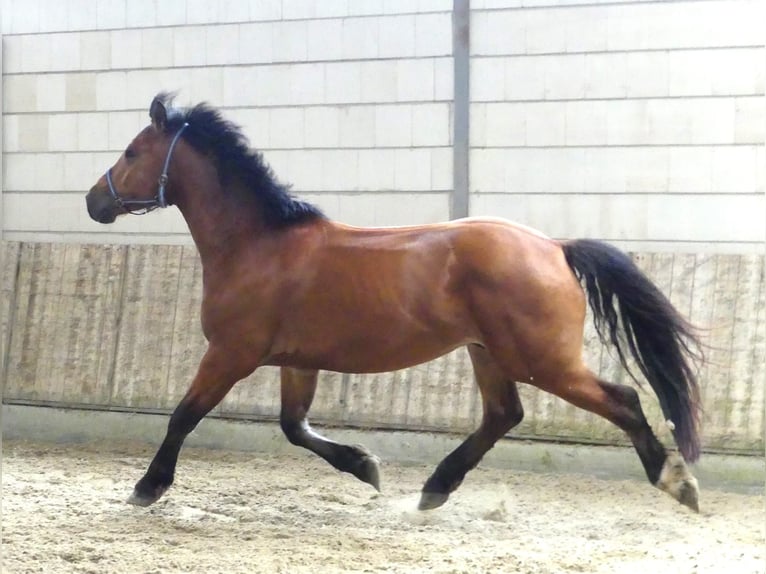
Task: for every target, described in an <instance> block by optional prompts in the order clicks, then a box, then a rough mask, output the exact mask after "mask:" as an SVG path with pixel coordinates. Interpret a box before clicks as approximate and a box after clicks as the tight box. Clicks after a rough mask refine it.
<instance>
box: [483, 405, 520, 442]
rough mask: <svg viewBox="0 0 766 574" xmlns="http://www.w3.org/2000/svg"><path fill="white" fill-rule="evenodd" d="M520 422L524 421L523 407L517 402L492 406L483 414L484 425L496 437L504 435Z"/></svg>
mask: <svg viewBox="0 0 766 574" xmlns="http://www.w3.org/2000/svg"><path fill="white" fill-rule="evenodd" d="M522 420H524V407H523V406H522V405H521V403H519V402H516V403H512V404H509V405H497V404H496V405H492V406H490V407H489V408H488V409H487V410H486V412H485V414H484V424H485V425H486V426H487V427H489V428H491V429H492V430H493V434H496V435H498V436H500V435H503V434H505V433H506V432H508V431H509V430H510V429H512V428H513V427H515V426H516V425H517V424H519V423H520V422H521V421H522Z"/></svg>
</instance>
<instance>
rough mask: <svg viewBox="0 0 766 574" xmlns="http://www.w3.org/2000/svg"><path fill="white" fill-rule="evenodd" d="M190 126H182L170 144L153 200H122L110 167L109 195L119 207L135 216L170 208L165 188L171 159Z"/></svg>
mask: <svg viewBox="0 0 766 574" xmlns="http://www.w3.org/2000/svg"><path fill="white" fill-rule="evenodd" d="M188 126H189V124H188V123H184V125H182V126H181V129H180V130H178V131H177V132H176V135H175V136H174V137H173V141H171V142H170V147H169V148H168V155H167V157H166V158H165V165H164V166H163V168H162V174H161V175H160V178H159V180H158V181H157V184H158V186H159V187H158V189H157V195H155V196H154V197H153V198H152V199H122V198H121V197H120V195H119V194H118V193H117V190H116V189H115V188H114V184H113V183H112V168H111V167H110V168H109V169H108V170H106V183H107V185H109V193H110V194H111V196H112V198H113V199H114V202H115V203H116V204H117V206H118V207H122V208H123V209H124V210H125V211H127V212H128V213H131V214H133V215H143V214H145V213H149V212H150V211H153V210H155V209H157V208H158V207H167V206H168V203H167V201H166V200H165V186H166V185H167V183H168V168H169V167H170V158H171V157H172V156H173V150H174V149H175V147H176V144H177V143H178V139H179V138H180V137H181V134H182V133H183V131H184V130H185V129H186V128H187V127H188Z"/></svg>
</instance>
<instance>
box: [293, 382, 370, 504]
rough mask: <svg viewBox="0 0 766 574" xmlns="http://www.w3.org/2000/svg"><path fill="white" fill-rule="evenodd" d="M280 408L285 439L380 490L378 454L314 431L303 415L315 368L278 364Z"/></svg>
mask: <svg viewBox="0 0 766 574" xmlns="http://www.w3.org/2000/svg"><path fill="white" fill-rule="evenodd" d="M280 376H281V383H282V410H281V412H280V415H279V422H280V424H281V426H282V430H283V431H284V433H285V436H286V437H287V439H288V440H289V441H290V442H291V443H293V444H294V445H297V446H301V447H303V448H306V449H308V450H310V451H312V452H314V453H316V454H318V455H319V456H321V457H322V458H323V459H325V460H326V461H327V462H329V463H330V464H331V465H333V466H334V467H335V468H337V469H338V470H340V471H342V472H349V473H351V474H353V475H354V476H355V477H357V478H358V479H359V480H361V481H363V482H366V483H368V484H371V485H372V486H374V487H375V489H376V490H380V474H379V471H378V463H379V460H378V457H376V456H375V455H373V454H372V453H370V452H369V451H368V450H367V449H365V448H364V447H363V446H351V445H345V444H340V443H337V442H333V441H331V440H328V439H326V438H324V437H323V436H321V435H320V434H318V433H316V432H314V431H313V430H312V429H311V427H310V426H309V423H308V420H307V418H306V415H307V414H308V411H309V409H310V408H311V402H312V401H313V400H314V392H315V391H316V386H317V378H318V376H319V372H318V371H313V370H300V369H293V368H288V367H282V369H281V371H280Z"/></svg>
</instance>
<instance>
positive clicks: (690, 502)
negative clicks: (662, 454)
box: [655, 454, 700, 512]
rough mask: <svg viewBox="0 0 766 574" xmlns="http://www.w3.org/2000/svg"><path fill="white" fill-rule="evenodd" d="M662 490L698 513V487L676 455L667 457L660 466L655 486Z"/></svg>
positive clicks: (695, 480) (681, 460)
mask: <svg viewBox="0 0 766 574" xmlns="http://www.w3.org/2000/svg"><path fill="white" fill-rule="evenodd" d="M655 486H656V487H657V488H659V489H660V490H664V491H665V492H667V493H668V494H669V495H670V496H672V497H673V498H675V499H676V500H677V501H678V502H680V503H681V504H683V505H684V506H688V507H689V508H691V509H692V510H693V511H694V512H699V511H700V507H699V486H698V484H697V479H696V478H694V476H692V474H691V473H690V472H689V469H688V468H687V467H686V463H685V462H684V461H683V459H682V458H681V457H680V456H678V455H677V454H671V455H668V457H667V458H666V459H665V464H664V465H663V466H662V472H661V473H660V478H659V480H658V481H657V484H656V485H655Z"/></svg>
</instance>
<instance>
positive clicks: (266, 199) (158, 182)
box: [86, 93, 702, 511]
mask: <svg viewBox="0 0 766 574" xmlns="http://www.w3.org/2000/svg"><path fill="white" fill-rule="evenodd" d="M149 116H150V120H151V121H150V123H149V124H148V125H147V126H146V127H145V128H144V129H143V130H142V131H140V132H139V133H138V134H137V135H136V136H135V138H134V139H133V140H132V141H131V142H130V144H129V145H128V146H127V148H126V149H125V150H124V152H123V153H122V154H121V155H120V157H119V158H118V160H117V162H116V163H115V164H114V165H113V166H112V167H111V168H109V169H108V170H107V171H106V172H105V174H104V175H102V176H101V177H100V178H99V179H98V180H97V182H96V183H95V185H94V186H93V187H92V188H91V189H90V191H89V192H88V193H87V195H86V204H87V209H88V213H89V215H90V217H91V218H92V219H93V220H95V221H97V222H100V223H103V224H109V223H112V222H114V221H115V219H116V218H117V217H118V216H122V215H124V214H144V213H148V212H151V211H153V210H154V209H158V208H165V207H168V206H176V207H177V208H178V209H179V210H180V212H181V214H182V215H183V217H184V218H185V220H186V223H187V224H188V227H189V230H190V232H191V236H192V238H193V240H194V242H195V244H196V247H197V249H198V251H199V256H200V259H201V262H202V270H203V300H202V306H201V307H202V308H201V323H202V331H203V333H204V335H205V338H206V339H207V342H208V345H207V348H206V351H205V353H204V355H203V357H202V359H201V362H200V364H199V367H198V370H197V373H196V375H195V377H194V378H193V380H192V381H191V385H190V387H189V388H188V391H187V392H186V394H185V395H184V397H183V398H182V399H181V401H180V402H179V403H178V405H177V407H176V408H175V410H174V411H173V413H172V415H171V416H170V420H169V422H168V426H167V431H166V434H165V437H164V440H163V442H162V443H161V446H160V447H159V449H158V450H157V452H156V455H155V456H154V458H153V459H152V461H151V463H150V464H149V467H148V469H147V470H146V472H145V474H144V475H143V476H142V477H141V479H140V480H139V481H138V482H137V483H136V485H135V488H134V490H133V493H132V494H131V495H130V497H129V498H128V500H127V502H129V503H131V504H134V505H139V506H148V505H150V504H152V503H154V502H156V501H157V500H158V499H159V498H160V497H161V496H162V495H163V494H164V493H165V492H166V491H167V489H168V488H169V487H170V486H171V485H172V483H173V479H174V476H175V470H176V465H177V461H178V456H179V452H180V450H181V447H182V444H183V442H184V439H185V438H186V436H187V435H188V434H189V433H190V432H191V431H192V430H193V429H194V428H195V427H196V425H197V424H198V423H199V422H200V420H202V418H203V417H204V416H205V415H206V414H207V413H208V412H209V411H210V410H211V409H213V408H214V407H215V406H216V405H217V404H218V403H219V402H220V401H221V400H222V399H223V398H224V396H225V395H226V394H227V393H228V392H229V390H230V389H231V388H232V387H233V386H234V384H236V383H237V382H238V381H239V380H241V379H243V378H245V377H247V376H248V375H250V374H251V373H252V372H253V371H255V369H257V368H258V367H261V366H264V365H271V366H277V367H280V395H281V396H280V398H281V408H280V416H279V421H280V425H281V429H282V430H283V432H284V434H285V436H286V437H287V439H288V440H289V441H290V442H291V443H293V444H295V445H298V446H300V447H304V448H306V449H308V450H310V451H312V452H314V453H316V454H317V455H319V456H320V457H322V458H324V459H325V460H326V461H327V462H329V463H330V464H331V465H332V466H334V467H335V468H336V469H338V470H340V471H342V472H347V473H350V474H352V475H354V476H355V477H357V478H358V479H360V480H362V481H363V482H365V483H368V484H370V485H371V486H372V487H374V488H375V489H377V490H380V474H379V463H380V461H379V459H378V458H377V457H376V456H375V455H374V454H373V453H372V452H370V451H369V450H367V449H366V448H365V447H363V446H352V445H348V444H342V443H338V442H334V441H332V440H329V439H327V438H325V437H324V436H322V435H321V434H319V433H317V432H316V431H314V430H313V429H312V428H311V426H310V425H309V420H308V412H309V409H310V408H311V403H312V400H313V397H314V393H315V390H316V386H317V376H318V372H319V371H320V370H322V369H324V370H329V371H336V372H344V373H373V372H385V371H392V370H397V369H403V368H407V367H411V366H413V365H416V364H420V363H423V362H426V361H429V360H432V359H435V358H437V357H439V356H441V355H444V354H445V353H448V352H450V351H453V350H454V349H457V348H459V347H467V350H468V354H469V356H470V360H471V363H472V366H473V371H474V375H475V380H476V384H477V386H478V388H479V391H480V394H481V399H482V407H483V416H482V419H481V423H480V425H479V426H478V428H477V429H476V430H475V431H474V432H473V433H472V434H470V435H469V436H468V437H467V438H466V439H465V440H464V441H463V442H462V443H461V444H460V445H459V446H458V447H457V448H456V449H455V450H454V451H452V452H451V453H449V454H448V455H447V456H446V457H445V458H444V459H443V460H442V461H441V462H440V463H439V464H438V466H437V467H436V469H435V470H434V472H433V473H432V474H431V475H430V477H429V478H428V479H427V481H426V482H425V484H424V486H423V488H422V492H421V495H420V501H419V504H418V508H419V509H420V510H430V509H434V508H437V507H439V506H441V505H443V504H444V503H445V502H446V501H447V499H448V497H449V496H450V494H451V493H452V492H454V491H455V490H456V489H457V488H458V486H459V485H460V484H461V483H462V481H463V479H464V478H465V476H466V474H467V473H468V472H469V471H470V470H471V469H473V468H474V467H475V466H476V465H477V464H478V463H479V461H480V460H481V459H482V457H483V456H484V454H485V453H486V452H487V451H489V450H490V449H491V448H492V447H493V445H494V444H495V442H496V441H497V440H499V439H500V438H501V437H503V436H504V435H506V433H508V432H509V431H510V430H511V429H512V428H513V427H514V426H516V425H517V424H518V423H519V422H520V421H521V420H522V418H523V416H524V409H523V407H522V404H521V401H520V398H519V392H518V387H517V385H518V383H525V384H528V385H533V386H534V387H537V388H538V389H540V390H543V391H547V392H549V393H552V394H554V395H556V396H558V397H560V398H562V399H564V400H565V401H568V402H569V403H571V404H573V405H575V406H577V407H579V408H582V409H586V410H587V411H590V412H592V413H595V414H597V415H600V416H601V417H604V418H605V419H607V420H608V421H610V422H611V423H613V424H615V425H616V426H618V427H619V428H620V429H622V430H623V431H624V432H625V433H626V434H627V436H628V437H629V438H630V440H631V442H632V444H633V446H634V448H635V450H636V452H637V454H638V457H639V459H640V461H641V463H642V464H643V467H644V470H645V472H646V476H647V478H648V479H649V481H650V483H651V484H652V485H654V486H656V487H657V488H659V489H660V490H663V491H665V492H667V493H668V494H670V496H672V497H673V498H675V499H676V500H677V501H678V502H679V503H681V504H682V505H685V506H687V507H689V508H691V509H693V510H695V511H699V503H698V500H699V487H698V483H697V480H696V478H695V477H694V476H693V475H692V473H691V472H690V470H689V468H688V466H687V464H686V463H692V462H694V461H696V460H697V459H698V457H699V455H700V438H699V432H700V411H701V408H700V394H699V388H698V383H697V380H696V375H695V368H694V367H695V365H696V364H697V362H698V360H699V361H701V360H702V356H701V351H700V349H701V347H700V341H699V338H698V335H697V332H696V330H695V328H694V327H693V326H692V325H691V324H690V323H689V322H688V321H687V320H686V319H685V318H684V317H683V316H682V315H681V314H680V313H679V312H678V311H677V310H676V309H675V308H674V307H673V306H672V304H671V303H670V301H669V300H668V299H667V298H666V297H665V296H664V295H663V294H662V293H661V291H660V290H659V289H658V288H657V287H656V286H655V285H654V284H653V283H652V281H651V280H650V279H649V278H648V277H647V276H646V275H644V274H643V273H642V272H641V271H640V270H639V269H638V267H637V266H636V265H635V264H634V262H633V261H632V259H631V258H630V257H629V256H628V255H627V254H625V253H623V252H622V251H620V250H619V249H617V248H615V247H613V246H611V245H609V244H607V243H604V242H601V241H597V240H593V239H575V240H554V239H551V238H549V237H546V236H545V235H544V234H543V233H541V232H538V231H536V230H534V229H531V228H529V227H526V226H523V225H520V224H516V223H512V222H510V221H507V220H504V219H500V218H478V217H471V218H465V219H458V220H454V221H449V222H444V223H436V224H428V225H416V226H406V227H387V228H361V227H353V226H350V225H345V224H342V223H340V222H336V221H333V220H331V219H330V218H328V217H327V216H326V215H325V214H324V213H323V212H322V211H321V210H320V209H319V208H317V207H316V206H314V205H311V204H310V203H307V202H305V201H302V200H300V199H299V198H298V197H296V196H295V195H293V194H292V193H291V191H290V188H289V186H287V185H285V184H283V183H281V182H280V181H279V180H278V179H277V178H276V176H275V175H274V173H273V171H272V169H271V168H270V167H269V165H268V164H267V163H266V162H265V160H264V158H263V155H262V154H261V153H260V152H258V151H257V150H254V149H252V148H251V147H250V144H249V141H248V139H247V138H246V136H245V135H244V134H243V132H242V130H241V129H240V128H239V127H238V126H237V125H235V124H234V123H232V122H231V121H229V120H227V119H225V118H224V117H223V115H222V113H221V112H220V110H217V109H216V108H214V107H213V106H211V105H209V104H207V103H201V104H198V105H195V106H192V107H188V108H177V107H174V106H173V97H172V96H170V95H168V94H165V93H160V94H159V95H157V96H156V97H155V98H154V99H153V100H152V102H151V105H150V108H149ZM587 304H589V305H590V307H591V309H592V311H593V317H594V322H595V326H596V328H597V332H598V334H599V336H600V339H601V341H602V343H603V344H604V345H611V346H613V347H614V348H615V349H616V351H617V354H618V356H619V359H620V362H621V364H622V366H623V367H624V368H625V369H626V370H627V371H628V372H629V373H630V374H631V376H633V377H634V379H636V380H638V376H636V375H634V373H633V369H635V366H636V365H637V366H638V369H639V371H640V373H641V374H642V375H643V377H644V378H645V379H646V380H647V381H648V382H649V384H650V386H651V388H652V389H653V391H654V393H655V394H656V396H657V398H658V399H659V403H660V406H661V409H662V411H663V414H664V416H665V417H666V419H667V421H668V427H669V428H671V431H672V435H673V437H674V439H675V442H676V444H677V446H678V450H677V451H676V450H666V449H665V447H664V446H663V444H662V443H661V442H660V441H659V440H658V438H657V437H656V435H655V434H654V432H653V430H652V428H651V427H650V425H649V424H648V422H647V420H646V417H645V415H644V413H643V411H642V408H641V403H640V400H639V396H638V393H637V391H636V390H635V389H634V388H633V387H632V386H627V385H620V384H614V383H612V382H609V381H605V380H601V379H600V378H599V377H598V376H597V375H596V374H595V373H593V372H592V371H591V370H590V369H588V367H587V366H586V365H585V364H584V362H583V331H584V324H585V320H586V305H587ZM630 357H632V359H633V362H634V364H633V367H631V364H630Z"/></svg>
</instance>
